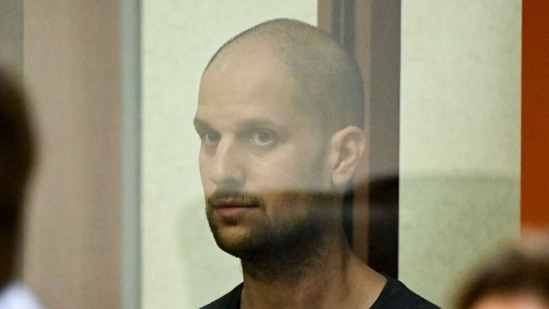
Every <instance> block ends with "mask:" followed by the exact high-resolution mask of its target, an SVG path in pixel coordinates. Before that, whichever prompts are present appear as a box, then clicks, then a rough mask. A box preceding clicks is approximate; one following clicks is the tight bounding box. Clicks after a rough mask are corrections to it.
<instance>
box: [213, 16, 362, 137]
mask: <svg viewBox="0 0 549 309" xmlns="http://www.w3.org/2000/svg"><path fill="white" fill-rule="evenodd" d="M265 49H269V50H270V51H271V52H269V53H268V54H267V55H266V57H278V58H279V60H280V62H281V63H284V64H285V66H286V69H287V70H288V72H289V74H290V76H291V81H290V82H291V86H292V89H291V91H292V95H293V98H294V101H295V103H296V108H297V110H298V111H300V112H301V113H302V114H304V115H306V116H308V117H310V118H311V119H313V120H314V121H315V122H317V123H318V124H319V125H320V126H321V127H322V128H325V129H327V130H329V131H330V132H332V133H333V132H336V131H338V130H340V129H342V128H345V127H347V126H351V125H352V126H357V127H359V128H363V127H364V88H363V83H362V77H361V75H360V70H359V68H358V65H357V64H356V62H355V61H354V59H353V58H352V57H350V56H349V55H348V54H347V52H346V51H345V50H344V49H343V48H342V47H341V46H340V45H339V44H338V43H336V42H335V41H334V40H333V39H331V38H330V36H328V35H327V34H326V33H325V32H323V31H321V30H320V29H318V28H316V27H313V26H311V25H308V24H306V23H303V22H300V21H296V20H291V19H276V20H271V21H267V22H264V23H262V24H259V25H257V26H254V27H253V28H250V29H248V30H246V31H244V32H242V33H240V34H239V35H237V36H236V37H234V38H232V39H231V40H229V41H228V42H227V43H225V44H224V45H223V46H222V47H221V48H220V49H219V50H218V51H217V52H216V53H215V54H214V56H213V57H212V58H211V60H210V62H209V63H208V65H207V67H206V70H205V72H207V71H208V69H209V68H210V67H211V66H212V65H213V64H214V63H216V62H217V61H218V60H219V59H220V58H223V57H226V56H227V57H230V55H231V54H233V55H234V53H236V54H247V53H250V54H253V53H257V52H260V51H261V50H265Z"/></svg>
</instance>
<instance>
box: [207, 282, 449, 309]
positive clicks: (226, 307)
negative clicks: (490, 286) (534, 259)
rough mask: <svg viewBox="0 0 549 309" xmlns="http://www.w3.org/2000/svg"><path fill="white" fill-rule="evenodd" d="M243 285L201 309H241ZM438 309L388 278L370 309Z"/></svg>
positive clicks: (401, 284)
mask: <svg viewBox="0 0 549 309" xmlns="http://www.w3.org/2000/svg"><path fill="white" fill-rule="evenodd" d="M243 287H244V284H243V283H241V284H239V285H238V286H237V287H235V288H234V289H233V290H232V291H230V292H229V293H227V294H225V295H223V296H222V297H221V298H218V299H217V300H215V301H213V302H212V303H210V304H208V305H206V306H204V307H201V309H240V295H241V294H242V288H243ZM393 308H394V309H406V308H409V309H437V308H439V307H438V306H436V305H434V304H432V303H430V302H429V301H427V300H426V299H424V298H423V297H421V296H419V295H417V294H416V293H414V292H412V291H411V290H410V289H409V288H407V287H406V286H405V285H404V284H403V283H402V282H400V281H398V280H395V279H392V278H389V277H387V283H385V287H384V288H383V290H382V291H381V294H379V297H378V298H377V299H376V301H375V302H374V304H373V305H372V307H370V309H393Z"/></svg>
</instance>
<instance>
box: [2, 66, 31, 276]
mask: <svg viewBox="0 0 549 309" xmlns="http://www.w3.org/2000/svg"><path fill="white" fill-rule="evenodd" d="M26 109H27V106H26V102H25V98H24V94H23V93H22V90H21V88H20V87H18V85H16V83H15V82H14V80H13V79H11V78H10V77H9V76H8V74H7V73H6V72H4V71H2V70H0V247H1V248H0V250H2V256H3V258H5V259H6V261H3V262H2V263H0V280H1V281H0V285H3V284H5V283H6V280H9V279H10V278H11V277H12V276H13V275H14V267H15V258H16V255H17V249H18V248H17V247H18V240H19V234H20V225H21V221H22V216H23V203H24V197H25V190H26V187H27V182H28V179H29V175H30V173H31V169H32V166H33V161H34V143H33V135H32V131H31V127H30V124H29V118H28V117H29V116H28V114H27V110H26Z"/></svg>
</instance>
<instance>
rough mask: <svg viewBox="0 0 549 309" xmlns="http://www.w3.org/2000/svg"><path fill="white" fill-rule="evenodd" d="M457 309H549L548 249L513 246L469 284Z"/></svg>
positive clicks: (538, 246) (537, 246)
mask: <svg viewBox="0 0 549 309" xmlns="http://www.w3.org/2000/svg"><path fill="white" fill-rule="evenodd" d="M457 308H458V309H494V308H500V309H549V246H547V245H546V244H545V245H541V246H540V245H539V244H537V245H534V246H528V247H526V246H520V247H514V248H512V249H510V250H509V251H507V252H505V253H504V254H502V255H501V256H498V257H497V258H496V259H492V260H491V261H490V264H488V265H486V266H485V267H484V268H482V269H481V270H480V272H478V273H477V274H475V276H474V277H473V278H472V279H471V280H470V281H469V282H468V284H467V286H466V287H465V289H464V290H463V292H462V294H461V295H460V298H459V302H458V306H457Z"/></svg>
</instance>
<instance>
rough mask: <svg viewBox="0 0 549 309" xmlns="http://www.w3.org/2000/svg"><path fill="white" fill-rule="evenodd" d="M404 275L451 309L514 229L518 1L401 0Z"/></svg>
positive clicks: (517, 158)
mask: <svg viewBox="0 0 549 309" xmlns="http://www.w3.org/2000/svg"><path fill="white" fill-rule="evenodd" d="M401 42H402V54H401V60H402V61H401V102H400V103H401V132H400V139H401V143H400V147H401V153H400V172H401V185H400V190H401V192H400V209H401V210H400V211H401V212H400V263H399V267H400V276H401V279H402V280H403V281H404V282H405V283H406V284H408V285H409V286H410V287H412V288H413V289H415V290H416V291H417V292H419V293H420V294H422V295H425V296H426V297H428V298H430V299H432V300H433V301H435V302H437V303H438V304H440V305H443V307H448V304H449V303H450V296H451V295H453V293H455V287H456V286H457V285H458V282H460V280H461V277H462V276H463V274H467V273H468V271H469V267H470V265H471V263H472V262H473V263H474V261H476V260H477V258H478V257H479V256H480V255H482V254H486V253H488V252H491V251H492V250H493V249H494V248H495V247H497V246H498V245H499V244H501V241H503V240H506V239H509V238H514V237H516V236H517V235H518V234H519V228H520V205H519V197H520V190H519V189H520V187H519V186H520V107H521V105H520V104H521V102H520V61H521V51H520V47H521V1H520V0H506V1H501V0H482V1H438V0H421V1H416V0H403V1H402V41H401Z"/></svg>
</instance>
